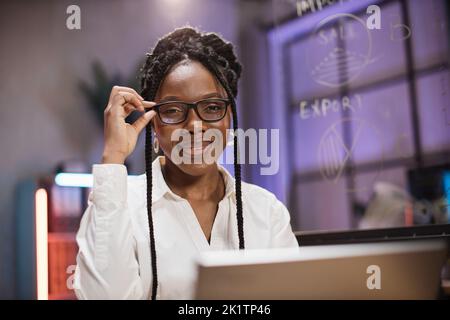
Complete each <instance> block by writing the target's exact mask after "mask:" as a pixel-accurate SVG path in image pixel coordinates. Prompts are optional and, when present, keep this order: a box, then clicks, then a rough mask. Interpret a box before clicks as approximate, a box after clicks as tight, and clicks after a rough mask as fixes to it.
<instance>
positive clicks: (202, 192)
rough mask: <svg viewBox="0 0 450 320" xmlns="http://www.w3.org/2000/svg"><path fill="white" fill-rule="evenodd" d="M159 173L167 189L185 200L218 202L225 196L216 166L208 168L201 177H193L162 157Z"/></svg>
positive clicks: (222, 181)
mask: <svg viewBox="0 0 450 320" xmlns="http://www.w3.org/2000/svg"><path fill="white" fill-rule="evenodd" d="M164 160H165V161H164ZM161 171H162V173H163V176H164V179H165V181H166V183H167V185H168V186H169V188H170V189H171V190H172V191H173V192H174V193H175V194H177V195H179V196H180V197H182V198H185V199H187V200H194V201H200V200H217V201H220V200H221V199H222V198H223V197H224V195H225V185H224V180H223V177H222V174H221V173H220V171H219V168H218V166H217V165H212V166H208V168H207V169H206V170H205V171H204V173H203V174H202V175H198V176H193V175H190V174H187V173H185V172H184V171H182V170H181V169H180V168H179V167H177V166H176V165H175V164H174V163H173V162H172V161H170V159H168V158H167V157H164V159H163V161H162V163H161Z"/></svg>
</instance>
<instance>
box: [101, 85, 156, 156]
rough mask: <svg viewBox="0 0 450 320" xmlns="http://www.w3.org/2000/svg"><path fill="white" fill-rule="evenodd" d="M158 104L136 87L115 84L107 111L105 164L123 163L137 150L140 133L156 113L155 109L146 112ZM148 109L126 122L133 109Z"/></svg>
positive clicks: (105, 121) (105, 115)
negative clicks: (142, 94)
mask: <svg viewBox="0 0 450 320" xmlns="http://www.w3.org/2000/svg"><path fill="white" fill-rule="evenodd" d="M154 105H155V103H154V102H148V101H144V99H143V98H142V97H141V96H140V95H139V94H138V93H137V92H136V91H135V90H134V89H132V88H127V87H119V86H114V87H113V88H112V90H111V95H110V96H109V101H108V105H107V106H106V108H105V113H104V124H105V125H104V134H105V147H104V150H103V157H102V163H118V164H123V163H124V162H125V159H126V158H127V157H128V156H129V155H130V154H131V153H132V152H133V150H134V148H135V147H136V142H137V139H138V136H139V133H140V132H141V131H142V129H144V128H145V126H146V125H147V124H148V123H149V122H150V120H151V119H152V118H153V117H154V116H155V114H156V113H155V111H153V110H151V111H148V112H145V109H149V108H151V107H153V106H154ZM135 110H138V111H140V112H144V114H143V115H141V116H140V117H139V118H138V119H137V120H136V121H135V122H134V123H133V124H129V123H126V122H125V118H126V117H128V115H130V113H131V112H133V111H135Z"/></svg>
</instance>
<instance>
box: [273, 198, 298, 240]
mask: <svg viewBox="0 0 450 320" xmlns="http://www.w3.org/2000/svg"><path fill="white" fill-rule="evenodd" d="M270 216H271V247H272V248H290V247H298V242H297V239H296V237H295V235H294V233H293V231H292V227H291V216H290V215H289V211H288V210H287V208H286V207H285V205H284V204H283V203H282V202H281V201H279V200H278V199H275V201H274V203H273V205H272V206H271V213H270Z"/></svg>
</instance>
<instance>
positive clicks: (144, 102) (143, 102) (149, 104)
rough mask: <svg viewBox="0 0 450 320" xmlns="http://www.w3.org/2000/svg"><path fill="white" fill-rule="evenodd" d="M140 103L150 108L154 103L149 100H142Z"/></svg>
mask: <svg viewBox="0 0 450 320" xmlns="http://www.w3.org/2000/svg"><path fill="white" fill-rule="evenodd" d="M142 104H143V105H144V108H145V109H151V108H153V106H154V105H155V104H156V103H155V102H151V101H145V100H143V101H142Z"/></svg>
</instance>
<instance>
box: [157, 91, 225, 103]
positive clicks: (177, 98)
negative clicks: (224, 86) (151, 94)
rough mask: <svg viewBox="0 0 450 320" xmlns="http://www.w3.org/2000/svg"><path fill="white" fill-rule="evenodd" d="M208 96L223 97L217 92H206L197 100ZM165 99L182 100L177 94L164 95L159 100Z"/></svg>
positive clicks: (164, 100) (163, 100)
mask: <svg viewBox="0 0 450 320" xmlns="http://www.w3.org/2000/svg"><path fill="white" fill-rule="evenodd" d="M208 98H223V97H222V95H221V94H220V93H218V92H211V93H207V94H204V95H202V96H200V99H199V100H202V99H208ZM166 101H182V100H181V99H180V97H177V96H165V97H164V98H162V99H161V100H160V102H166Z"/></svg>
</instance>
